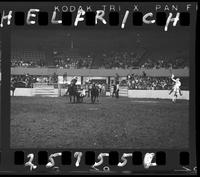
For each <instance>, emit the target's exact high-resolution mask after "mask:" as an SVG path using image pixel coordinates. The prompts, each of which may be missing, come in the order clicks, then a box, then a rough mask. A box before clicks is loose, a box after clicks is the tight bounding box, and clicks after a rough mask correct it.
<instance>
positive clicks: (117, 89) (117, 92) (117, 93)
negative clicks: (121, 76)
mask: <svg viewBox="0 0 200 177" xmlns="http://www.w3.org/2000/svg"><path fill="white" fill-rule="evenodd" d="M115 96H116V98H119V84H117V85H116V93H115Z"/></svg>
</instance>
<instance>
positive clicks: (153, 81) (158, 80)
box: [127, 74, 173, 90]
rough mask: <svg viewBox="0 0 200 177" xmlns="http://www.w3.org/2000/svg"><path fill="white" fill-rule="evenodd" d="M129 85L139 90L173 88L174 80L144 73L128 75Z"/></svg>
mask: <svg viewBox="0 0 200 177" xmlns="http://www.w3.org/2000/svg"><path fill="white" fill-rule="evenodd" d="M127 78H128V79H127V81H128V87H129V88H130V89H139V90H169V89H171V88H172V85H173V83H172V80H171V79H170V78H169V77H149V76H146V75H145V74H143V75H142V76H139V75H135V74H132V75H129V76H127Z"/></svg>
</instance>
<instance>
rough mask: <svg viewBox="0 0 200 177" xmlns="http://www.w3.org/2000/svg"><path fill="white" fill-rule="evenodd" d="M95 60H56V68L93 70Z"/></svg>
mask: <svg viewBox="0 0 200 177" xmlns="http://www.w3.org/2000/svg"><path fill="white" fill-rule="evenodd" d="M92 61H93V59H92V58H91V57H79V56H78V57H73V58H70V57H66V59H55V60H54V66H55V67H56V68H67V69H70V68H74V69H79V68H91V65H92Z"/></svg>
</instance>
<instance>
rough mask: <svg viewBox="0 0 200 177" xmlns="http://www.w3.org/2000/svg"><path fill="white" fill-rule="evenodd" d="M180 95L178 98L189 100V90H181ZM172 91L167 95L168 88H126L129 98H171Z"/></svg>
mask: <svg viewBox="0 0 200 177" xmlns="http://www.w3.org/2000/svg"><path fill="white" fill-rule="evenodd" d="M182 94H183V95H182V96H179V98H178V99H183V100H189V91H182ZM172 96H173V93H172V94H171V95H169V90H128V97H129V98H159V99H171V98H172Z"/></svg>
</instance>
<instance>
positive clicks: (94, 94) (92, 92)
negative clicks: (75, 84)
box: [91, 85, 99, 104]
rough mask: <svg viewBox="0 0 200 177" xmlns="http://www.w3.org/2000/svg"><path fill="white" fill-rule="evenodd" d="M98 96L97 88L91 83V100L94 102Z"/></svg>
mask: <svg viewBox="0 0 200 177" xmlns="http://www.w3.org/2000/svg"><path fill="white" fill-rule="evenodd" d="M98 98H99V89H98V87H97V86H95V85H93V86H92V88H91V102H92V103H93V104H94V103H95V101H96V100H97V101H98V102H99V100H98Z"/></svg>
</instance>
